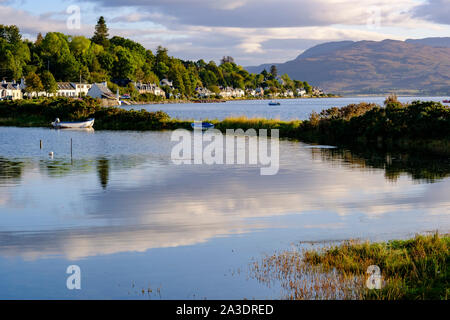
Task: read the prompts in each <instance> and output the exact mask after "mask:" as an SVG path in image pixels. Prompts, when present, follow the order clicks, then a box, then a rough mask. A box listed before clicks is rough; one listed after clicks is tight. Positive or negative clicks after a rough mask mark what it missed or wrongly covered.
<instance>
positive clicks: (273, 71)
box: [270, 65, 278, 78]
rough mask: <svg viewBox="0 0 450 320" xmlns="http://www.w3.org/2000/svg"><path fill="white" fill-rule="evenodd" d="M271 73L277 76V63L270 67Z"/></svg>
mask: <svg viewBox="0 0 450 320" xmlns="http://www.w3.org/2000/svg"><path fill="white" fill-rule="evenodd" d="M270 73H271V74H272V75H273V77H274V78H276V77H277V75H278V70H277V66H276V65H272V66H271V67H270Z"/></svg>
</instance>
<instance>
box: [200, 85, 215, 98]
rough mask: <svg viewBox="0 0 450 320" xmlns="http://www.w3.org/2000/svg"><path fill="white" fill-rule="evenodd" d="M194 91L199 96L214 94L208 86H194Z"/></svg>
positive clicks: (204, 96)
mask: <svg viewBox="0 0 450 320" xmlns="http://www.w3.org/2000/svg"><path fill="white" fill-rule="evenodd" d="M195 93H196V94H197V95H198V97H199V98H209V97H210V96H212V95H214V93H213V92H212V91H210V90H209V89H208V88H203V87H197V88H195Z"/></svg>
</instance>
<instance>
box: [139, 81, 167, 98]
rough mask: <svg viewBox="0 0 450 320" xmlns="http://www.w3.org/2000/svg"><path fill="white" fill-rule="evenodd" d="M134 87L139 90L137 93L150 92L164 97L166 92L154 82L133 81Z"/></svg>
mask: <svg viewBox="0 0 450 320" xmlns="http://www.w3.org/2000/svg"><path fill="white" fill-rule="evenodd" d="M134 87H135V88H136V89H137V90H138V91H139V93H151V94H154V95H155V96H161V97H165V96H166V93H165V92H164V90H162V89H161V88H160V87H158V86H157V85H156V84H155V83H142V82H135V83H134Z"/></svg>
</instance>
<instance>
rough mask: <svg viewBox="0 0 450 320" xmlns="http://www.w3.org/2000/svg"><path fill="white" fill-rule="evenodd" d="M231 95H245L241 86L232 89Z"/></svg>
mask: <svg viewBox="0 0 450 320" xmlns="http://www.w3.org/2000/svg"><path fill="white" fill-rule="evenodd" d="M232 96H233V97H235V98H242V97H244V96H245V91H244V90H242V89H241V88H236V89H233V93H232Z"/></svg>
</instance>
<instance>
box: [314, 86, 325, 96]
mask: <svg viewBox="0 0 450 320" xmlns="http://www.w3.org/2000/svg"><path fill="white" fill-rule="evenodd" d="M312 93H313V95H315V96H321V95H323V90H322V89H320V88H319V87H312Z"/></svg>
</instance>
